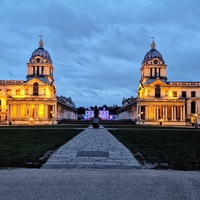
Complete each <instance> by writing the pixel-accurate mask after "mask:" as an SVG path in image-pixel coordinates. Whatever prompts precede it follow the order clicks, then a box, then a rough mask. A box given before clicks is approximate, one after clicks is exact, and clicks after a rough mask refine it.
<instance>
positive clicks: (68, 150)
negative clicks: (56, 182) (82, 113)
mask: <svg viewBox="0 0 200 200" xmlns="http://www.w3.org/2000/svg"><path fill="white" fill-rule="evenodd" d="M42 168H43V169H45V168H48V169H54V168H55V169H57V168H103V169H105V168H115V169H142V167H141V166H140V164H139V162H138V161H137V160H136V159H135V158H134V156H133V154H132V153H131V152H130V151H129V150H128V149H127V148H126V147H125V146H124V145H123V144H122V143H120V142H119V141H118V140H117V139H116V138H115V137H114V136H113V135H112V134H111V133H109V132H108V131H107V130H106V129H105V128H103V127H102V126H100V128H99V129H94V128H93V127H92V126H90V127H89V128H87V129H85V130H84V131H83V132H81V133H80V134H78V135H77V136H76V137H74V138H73V139H72V140H70V141H69V142H67V143H66V144H65V145H63V146H61V147H60V148H59V149H58V150H57V151H56V152H55V153H54V154H53V155H52V156H51V157H50V158H49V159H48V161H47V162H46V163H45V164H44V165H43V166H42Z"/></svg>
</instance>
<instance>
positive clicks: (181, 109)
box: [180, 106, 183, 121]
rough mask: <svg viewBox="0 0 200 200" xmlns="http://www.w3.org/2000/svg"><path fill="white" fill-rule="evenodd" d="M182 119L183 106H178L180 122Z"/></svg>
mask: <svg viewBox="0 0 200 200" xmlns="http://www.w3.org/2000/svg"><path fill="white" fill-rule="evenodd" d="M182 119H183V106H180V120H181V121H182Z"/></svg>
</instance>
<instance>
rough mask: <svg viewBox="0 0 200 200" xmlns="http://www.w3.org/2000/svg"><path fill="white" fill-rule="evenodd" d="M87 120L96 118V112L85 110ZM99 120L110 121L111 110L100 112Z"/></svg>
mask: <svg viewBox="0 0 200 200" xmlns="http://www.w3.org/2000/svg"><path fill="white" fill-rule="evenodd" d="M84 118H85V120H89V119H92V118H94V110H90V109H88V110H85V117H84ZM99 118H100V119H102V120H108V119H109V110H106V109H103V110H99Z"/></svg>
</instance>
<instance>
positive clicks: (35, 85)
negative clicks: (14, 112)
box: [33, 83, 38, 95]
mask: <svg viewBox="0 0 200 200" xmlns="http://www.w3.org/2000/svg"><path fill="white" fill-rule="evenodd" d="M33 95H38V83H34V84H33Z"/></svg>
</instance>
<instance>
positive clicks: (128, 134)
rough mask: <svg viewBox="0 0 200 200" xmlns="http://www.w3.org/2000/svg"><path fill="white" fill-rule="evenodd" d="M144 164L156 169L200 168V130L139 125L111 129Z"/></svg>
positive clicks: (199, 169)
mask: <svg viewBox="0 0 200 200" xmlns="http://www.w3.org/2000/svg"><path fill="white" fill-rule="evenodd" d="M110 132H111V133H112V134H113V135H114V136H115V137H116V138H118V140H120V142H122V143H123V144H124V145H125V146H126V147H127V148H128V149H130V150H131V152H132V153H133V154H134V155H135V157H136V158H137V159H138V160H139V161H140V162H141V163H142V164H145V163H146V162H147V163H156V165H155V167H154V168H155V169H173V170H192V171H193V170H197V171H200V130H199V129H187V128H185V129H178V128H166V127H165V128H164V129H160V130H159V129H157V128H156V129H153V128H145V127H141V128H138V126H136V127H135V128H133V129H132V130H125V129H124V130H123V129H119V130H110Z"/></svg>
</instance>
